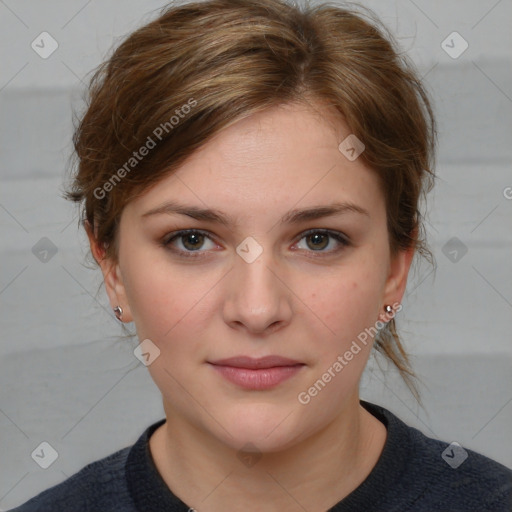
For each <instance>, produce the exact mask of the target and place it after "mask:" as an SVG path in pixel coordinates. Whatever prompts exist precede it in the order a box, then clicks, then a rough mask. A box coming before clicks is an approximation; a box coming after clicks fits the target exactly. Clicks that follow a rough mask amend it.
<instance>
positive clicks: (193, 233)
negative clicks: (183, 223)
mask: <svg viewBox="0 0 512 512" xmlns="http://www.w3.org/2000/svg"><path fill="white" fill-rule="evenodd" d="M205 240H208V241H210V243H211V244H213V240H212V239H211V238H210V237H209V236H208V235H207V234H206V232H203V231H201V230H198V229H184V230H182V231H176V232H175V233H171V234H170V235H169V236H168V237H166V238H165V239H164V240H163V242H162V244H163V246H164V247H166V248H168V249H170V250H172V251H173V252H176V253H179V254H180V255H183V256H185V257H193V258H197V257H198V256H199V255H200V253H202V252H204V251H201V250H200V249H201V248H204V247H203V246H204V242H205ZM213 245H214V244H213ZM180 246H181V247H180ZM212 248H213V247H212V246H210V247H206V248H204V249H206V250H208V249H212ZM194 252H195V253H199V254H197V255H196V254H191V253H194Z"/></svg>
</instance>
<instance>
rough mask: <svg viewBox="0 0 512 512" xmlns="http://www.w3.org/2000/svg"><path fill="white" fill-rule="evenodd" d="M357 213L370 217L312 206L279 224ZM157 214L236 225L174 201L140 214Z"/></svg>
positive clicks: (346, 205) (352, 207)
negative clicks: (177, 215) (184, 216)
mask: <svg viewBox="0 0 512 512" xmlns="http://www.w3.org/2000/svg"><path fill="white" fill-rule="evenodd" d="M349 212H352V213H358V214H361V215H365V216H367V217H370V214H369V213H368V211H367V210H365V209H364V208H362V207H361V206H359V205H357V204H355V203H351V202H342V203H331V204H329V205H325V206H312V207H310V208H304V209H295V210H290V211H289V212H288V213H286V214H285V215H284V216H283V217H281V220H280V224H298V223H300V222H306V221H309V220H315V219H320V218H323V217H330V216H334V215H342V214H344V213H349ZM158 214H167V215H172V214H179V215H186V216H188V217H191V218H193V219H196V220H203V221H210V222H216V223H218V224H222V225H224V226H230V225H231V224H236V223H234V222H231V221H230V218H229V217H228V216H227V215H226V214H225V213H223V212H221V211H219V210H214V209H209V208H199V207H197V206H192V205H183V204H179V203H177V202H175V201H168V202H166V203H165V204H163V205H161V206H158V207H156V208H153V209H151V210H149V211H147V212H145V213H143V214H142V217H143V218H147V217H150V216H152V215H158Z"/></svg>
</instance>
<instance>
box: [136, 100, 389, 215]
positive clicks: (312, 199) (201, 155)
mask: <svg viewBox="0 0 512 512" xmlns="http://www.w3.org/2000/svg"><path fill="white" fill-rule="evenodd" d="M349 135H350V130H349V129H348V127H347V125H346V124H345V123H344V122H343V119H342V118H341V116H339V117H335V116H334V115H332V113H331V112H328V111H326V110H325V109H322V108H317V109H313V108H311V107H308V106H305V105H302V104H298V105H297V104H294V105H283V106H279V107H273V108H270V109H267V110H265V111H263V112H260V113H257V114H253V115H251V116H249V117H247V118H245V119H242V120H239V121H237V122H235V123H234V124H232V125H231V126H229V127H227V128H225V129H223V130H222V131H220V132H219V133H218V134H217V135H216V136H215V137H214V138H212V139H211V140H210V141H209V142H208V143H206V144H205V145H204V146H202V147H201V148H199V149H198V150H197V151H195V152H194V153H193V154H192V155H191V157H189V159H188V160H187V161H186V162H185V163H184V164H182V165H181V166H180V168H179V169H177V170H176V171H173V173H172V174H169V175H168V176H166V177H164V178H163V179H162V180H161V181H160V182H159V183H158V184H157V186H155V187H153V188H152V189H151V190H149V191H148V192H147V193H146V194H143V195H142V196H141V197H139V198H138V199H137V200H135V201H133V202H132V203H131V204H129V205H128V206H127V208H128V207H129V208H130V209H131V210H133V211H135V212H137V213H138V214H139V215H140V214H142V213H143V212H144V211H145V210H147V209H150V208H154V207H155V206H157V205H158V204H159V203H164V202H165V201H166V200H169V199H180V201H181V202H184V201H185V202H187V203H188V204H195V205H197V206H202V207H205V206H209V207H212V208H213V207H215V208H216V209H222V210H225V211H229V210H230V209H233V210H236V211H237V214H241V215H244V214H245V215H247V216H250V215H254V214H257V212H262V213H264V212H267V211H269V209H272V210H283V209H286V210H288V209H290V208H292V207H293V206H294V205H298V206H306V205H313V204H314V205H318V204H322V203H326V202H327V203H329V202H336V201H351V202H356V203H360V204H361V205H362V206H363V205H364V207H365V208H367V207H368V208H373V209H375V208H379V206H382V204H383V198H382V197H381V194H380V189H379V187H378V181H377V176H376V175H375V173H374V171H373V170H372V169H370V168H368V167H367V166H366V165H365V163H364V162H363V161H362V159H360V158H357V159H356V160H354V161H350V160H349V159H347V158H346V156H345V155H344V154H343V153H341V152H340V150H339V149H338V146H339V144H340V142H341V141H342V140H344V139H345V138H346V137H347V136H349Z"/></svg>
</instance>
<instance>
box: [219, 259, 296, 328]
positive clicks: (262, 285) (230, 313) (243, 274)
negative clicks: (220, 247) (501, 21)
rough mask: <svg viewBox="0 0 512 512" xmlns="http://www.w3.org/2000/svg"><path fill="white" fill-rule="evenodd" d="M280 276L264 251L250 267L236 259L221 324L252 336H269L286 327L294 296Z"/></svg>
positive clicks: (247, 263) (289, 319) (228, 285)
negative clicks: (223, 323)
mask: <svg viewBox="0 0 512 512" xmlns="http://www.w3.org/2000/svg"><path fill="white" fill-rule="evenodd" d="M279 274H280V272H279V268H278V265H277V264H276V263H275V261H273V257H272V255H271V254H267V252H266V251H263V252H262V254H260V255H259V256H258V258H256V260H255V261H252V262H250V263H249V262H247V261H245V260H244V259H243V258H242V257H239V256H238V255H237V256H236V257H235V261H234V268H233V270H232V271H231V272H230V277H229V281H228V284H227V290H226V294H227V297H226V299H225V301H224V308H223V315H224V321H225V322H226V323H227V324H228V325H229V326H230V327H232V328H233V329H237V330H240V331H246V332H247V333H251V334H270V333H272V332H275V331H276V330H279V329H280V328H283V327H284V326H286V325H288V324H289V323H290V321H291V317H292V313H293V311H292V304H291V299H292V296H293V293H292V292H291V290H290V287H289V285H288V286H287V283H286V282H285V279H284V278H283V276H282V275H279ZM281 274H283V272H281Z"/></svg>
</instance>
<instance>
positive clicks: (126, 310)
mask: <svg viewBox="0 0 512 512" xmlns="http://www.w3.org/2000/svg"><path fill="white" fill-rule="evenodd" d="M85 231H86V233H87V237H88V238H89V245H90V247H91V253H92V255H93V257H94V259H95V260H96V263H98V265H99V266H100V268H101V272H102V273H103V280H104V282H105V290H106V292H107V295H108V298H109V301H110V307H111V308H112V309H114V308H115V307H116V306H121V308H122V310H123V317H122V322H132V321H133V317H132V314H131V311H130V306H129V305H128V301H127V300H126V291H125V287H124V284H123V279H122V276H121V271H120V268H119V264H118V263H117V262H116V261H114V260H112V259H111V258H108V257H106V254H105V248H104V247H103V246H100V245H99V244H98V241H97V237H96V234H95V233H94V232H93V229H92V226H91V224H90V223H89V221H85Z"/></svg>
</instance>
